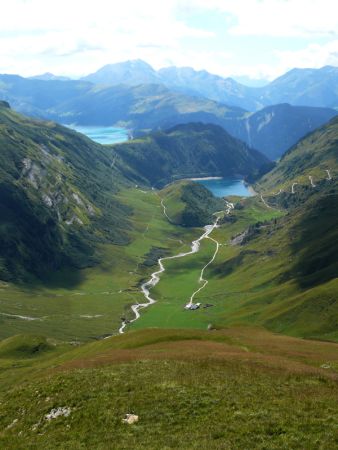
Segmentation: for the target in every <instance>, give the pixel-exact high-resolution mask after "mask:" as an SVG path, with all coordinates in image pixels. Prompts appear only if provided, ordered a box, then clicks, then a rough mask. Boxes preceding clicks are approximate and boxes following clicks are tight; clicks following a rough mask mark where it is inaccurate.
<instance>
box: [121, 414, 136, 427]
mask: <svg viewBox="0 0 338 450" xmlns="http://www.w3.org/2000/svg"><path fill="white" fill-rule="evenodd" d="M122 422H123V423H127V424H128V425H132V424H133V423H136V422H138V416H137V415H136V414H126V415H125V417H124V419H122Z"/></svg>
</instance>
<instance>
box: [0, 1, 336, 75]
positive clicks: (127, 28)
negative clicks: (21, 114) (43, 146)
mask: <svg viewBox="0 0 338 450" xmlns="http://www.w3.org/2000/svg"><path fill="white" fill-rule="evenodd" d="M196 11H197V12H202V16H203V14H204V13H205V23H204V24H203V29H201V28H196V27H194V26H192V25H191V24H189V17H190V15H189V13H191V14H192V13H196ZM1 12H2V14H1V15H0V73H4V72H7V73H20V74H22V75H26V76H27V75H33V74H36V73H41V72H45V71H51V72H54V73H56V74H60V75H61V74H65V75H71V76H81V75H84V74H86V73H89V72H92V71H95V70H97V69H98V68H99V67H100V66H102V65H104V64H108V63H113V62H118V61H124V60H126V59H135V58H141V59H144V60H146V61H148V62H149V63H150V64H152V65H153V66H154V67H155V68H159V67H163V66H167V65H170V64H174V65H178V66H187V65H189V66H192V67H194V68H195V69H203V68H204V69H207V70H209V71H210V72H212V73H217V74H220V75H223V76H229V75H247V76H251V77H252V78H268V79H272V78H275V77H276V76H278V75H280V74H282V73H283V72H285V71H286V70H288V69H289V68H292V67H309V66H310V67H320V66H322V65H325V64H333V65H336V64H338V61H337V56H336V54H337V39H338V6H336V0H164V1H163V2H161V1H159V0H142V1H140V0H122V1H119V2H117V1H116V2H114V1H111V0H95V2H94V1H93V0H82V1H81V0H78V1H76V0H57V1H56V0H1ZM182 12H184V13H185V14H184V15H182ZM209 13H211V14H212V15H213V16H214V15H215V13H216V14H219V17H220V18H221V19H222V18H224V31H225V33H230V34H231V36H232V37H231V39H237V38H238V37H239V36H240V37H241V39H242V40H243V39H247V41H246V43H247V44H246V45H247V48H248V49H249V50H248V51H249V52H250V54H253V55H255V51H257V62H256V63H255V62H254V63H252V64H248V63H247V62H246V61H245V60H239V58H238V57H237V56H238V55H236V54H231V50H230V51H229V50H228V48H227V49H225V47H224V49H222V42H219V41H217V36H215V35H214V33H213V30H212V29H208V26H209V27H210V25H209V24H208V20H209V17H210V16H209V15H208V14H209ZM179 17H184V18H185V22H183V20H182V19H181V20H180V19H179ZM210 23H212V20H211V22H210ZM229 24H230V25H229ZM324 35H325V39H326V41H327V40H328V39H329V38H330V36H332V37H331V41H332V42H331V43H326V44H325V45H321V46H320V45H318V44H317V43H316V41H318V39H317V38H318V36H324ZM336 35H337V37H336ZM256 36H266V38H267V39H268V38H269V37H273V36H274V37H276V36H280V37H289V38H290V37H306V38H307V40H304V42H305V44H304V46H305V48H304V49H302V50H297V51H293V49H292V48H289V47H290V39H288V40H287V39H286V40H285V42H286V47H285V50H283V51H281V50H279V51H278V52H277V51H276V50H274V49H273V47H272V46H271V50H270V53H269V55H261V54H259V50H257V49H255V40H254V39H255V37H256ZM309 42H312V44H311V45H309ZM194 43H195V45H194ZM199 43H203V44H204V45H202V46H200V47H199V45H198V44H199ZM214 44H216V45H215V46H214ZM250 46H251V48H250ZM251 60H252V58H251ZM235 61H236V63H235Z"/></svg>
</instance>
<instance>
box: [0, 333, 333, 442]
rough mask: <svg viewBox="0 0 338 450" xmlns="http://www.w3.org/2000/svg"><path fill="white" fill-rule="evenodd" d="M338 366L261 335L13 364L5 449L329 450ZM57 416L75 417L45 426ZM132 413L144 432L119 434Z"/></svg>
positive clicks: (114, 341)
mask: <svg viewBox="0 0 338 450" xmlns="http://www.w3.org/2000/svg"><path fill="white" fill-rule="evenodd" d="M337 362H338V349H337V345H336V344H331V343H321V342H314V341H304V340H299V339H295V338H288V337H282V336H278V335H273V334H271V333H267V332H265V331H263V330H260V329H255V328H251V329H250V328H249V329H246V328H233V329H228V330H224V331H211V332H201V331H187V330H185V331H184V330H177V331H175V332H173V331H171V330H144V331H142V332H137V333H128V334H127V335H125V336H121V337H114V338H111V339H109V340H106V341H101V342H99V343H94V344H90V345H86V346H83V347H80V348H77V349H74V350H68V351H66V349H63V353H62V354H61V350H60V349H59V346H58V345H56V346H55V349H54V351H53V352H50V353H45V354H43V355H40V356H36V357H34V358H31V357H30V358H25V357H21V358H20V357H19V358H18V357H17V355H16V354H12V355H11V354H8V355H7V357H6V358H4V357H0V367H1V369H2V370H1V375H0V400H1V410H0V425H1V433H0V445H1V447H2V448H6V449H8V450H12V449H13V450H14V449H15V450H20V449H25V450H26V449H28V448H43V449H46V450H48V449H71V450H76V449H83V448H85V449H92V448H95V449H102V450H103V449H130V448H133V449H144V448H146V449H149V450H153V449H158V450H160V449H164V448H168V449H177V448H180V449H197V448H198V449H217V450H218V449H234V450H235V449H247V448H253V449H262V448H266V449H281V448H290V449H299V448H306V449H309V450H315V449H318V448H321V449H323V450H331V449H333V448H336V447H337V444H338V436H337V428H336V423H337V420H338V416H337V408H336V402H337V369H338V366H337ZM13 365H15V366H16V367H13ZM9 379H11V380H12V383H13V382H14V383H15V381H16V380H18V379H20V380H21V382H20V383H18V384H14V383H13V384H12V386H8V380H9ZM55 408H69V410H68V411H69V415H68V417H64V416H60V417H58V418H55V419H51V420H48V419H47V418H46V415H47V414H49V413H50V412H51V411H52V410H53V409H55ZM130 412H133V413H134V414H137V415H138V416H139V421H138V422H137V423H136V424H134V425H126V424H123V423H122V419H123V417H124V416H125V414H126V413H130Z"/></svg>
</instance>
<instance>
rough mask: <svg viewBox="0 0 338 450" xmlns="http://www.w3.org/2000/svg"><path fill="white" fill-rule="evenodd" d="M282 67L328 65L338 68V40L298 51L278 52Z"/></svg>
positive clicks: (318, 66)
mask: <svg viewBox="0 0 338 450" xmlns="http://www.w3.org/2000/svg"><path fill="white" fill-rule="evenodd" d="M276 54H277V56H278V59H279V61H280V66H281V67H283V68H285V67H286V68H287V70H288V69H291V68H293V67H299V68H307V67H313V68H320V67H323V66H326V65H333V66H338V40H334V41H331V42H328V43H327V44H325V45H318V44H310V45H309V46H308V47H306V48H304V49H302V50H298V51H283V52H276Z"/></svg>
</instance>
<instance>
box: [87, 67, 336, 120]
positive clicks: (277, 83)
mask: <svg viewBox="0 0 338 450" xmlns="http://www.w3.org/2000/svg"><path fill="white" fill-rule="evenodd" d="M83 80H85V81H91V82H93V83H95V84H104V85H117V84H127V85H129V86H135V85H137V84H145V83H146V84H148V83H156V84H163V85H165V86H167V87H168V88H170V89H175V90H178V91H180V92H184V93H185V94H189V95H197V96H201V97H206V98H210V99H211V100H215V101H217V102H221V103H226V104H228V105H234V106H240V107H241V108H244V109H247V110H249V111H256V110H258V109H261V108H262V107H264V106H269V105H274V104H277V103H290V104H291V105H300V106H320V107H328V108H337V107H338V68H337V67H332V66H325V67H322V68H321V69H293V70H290V71H289V72H287V73H286V74H284V75H282V76H281V77H279V78H277V79H276V80H274V81H272V82H271V83H268V84H267V85H266V86H263V87H249V86H245V85H244V84H241V83H238V82H237V81H235V80H234V79H232V78H222V77H220V76H218V75H213V74H211V73H209V72H207V71H205V70H201V71H196V70H194V69H192V68H191V67H174V66H173V67H166V68H163V69H160V70H158V71H156V70H154V69H153V68H152V67H151V66H150V65H149V64H147V63H146V62H144V61H141V60H133V61H126V62H123V63H117V64H108V65H106V66H104V67H102V68H101V69H99V70H98V71H97V72H95V73H93V74H90V75H88V76H86V77H84V78H83Z"/></svg>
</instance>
